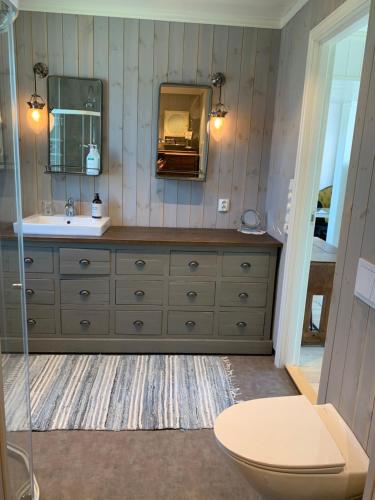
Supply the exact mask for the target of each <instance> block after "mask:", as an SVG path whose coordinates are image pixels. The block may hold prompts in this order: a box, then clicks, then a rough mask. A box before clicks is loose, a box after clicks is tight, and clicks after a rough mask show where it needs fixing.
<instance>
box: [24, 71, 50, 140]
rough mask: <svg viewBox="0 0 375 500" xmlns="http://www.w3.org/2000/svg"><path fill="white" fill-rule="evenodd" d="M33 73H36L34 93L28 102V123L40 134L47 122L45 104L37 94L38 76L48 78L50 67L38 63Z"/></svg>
mask: <svg viewBox="0 0 375 500" xmlns="http://www.w3.org/2000/svg"><path fill="white" fill-rule="evenodd" d="M33 71H34V93H33V94H31V97H30V100H29V101H27V105H28V107H29V109H28V110H27V116H26V121H27V123H28V125H29V127H30V128H31V129H32V130H33V131H34V132H35V133H36V134H39V133H40V132H41V131H42V129H43V127H44V125H45V121H46V120H45V119H44V115H45V113H44V111H43V110H44V106H45V102H44V100H43V99H42V98H41V97H40V95H39V94H37V93H36V75H38V76H39V78H46V76H47V75H48V67H47V65H46V64H44V63H36V64H34V66H33Z"/></svg>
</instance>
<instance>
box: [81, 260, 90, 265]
mask: <svg viewBox="0 0 375 500" xmlns="http://www.w3.org/2000/svg"><path fill="white" fill-rule="evenodd" d="M79 263H80V264H81V266H88V265H89V264H90V261H89V259H81V260H80V261H79Z"/></svg>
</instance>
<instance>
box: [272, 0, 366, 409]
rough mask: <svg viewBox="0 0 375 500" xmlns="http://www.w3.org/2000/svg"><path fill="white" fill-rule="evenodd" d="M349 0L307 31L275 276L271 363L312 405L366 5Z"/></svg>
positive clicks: (324, 330) (339, 218) (344, 181)
mask: <svg viewBox="0 0 375 500" xmlns="http://www.w3.org/2000/svg"><path fill="white" fill-rule="evenodd" d="M350 3H351V6H350V7H351V8H350V9H347V8H346V6H345V7H344V6H342V7H341V8H339V9H337V11H336V12H334V13H333V15H332V16H330V17H329V18H327V19H326V20H324V21H323V22H322V23H321V24H320V25H319V26H317V27H316V28H315V29H314V30H313V31H312V32H311V36H310V44H309V53H308V61H307V69H306V80H305V91H304V101H303V109H302V117H303V118H302V123H301V129H300V138H299V150H298V155H297V165H296V177H295V181H294V188H293V190H294V192H293V196H292V208H291V217H290V224H289V235H288V246H287V252H286V266H285V276H284V281H283V299H282V313H281V316H282V317H281V320H280V337H279V339H280V342H279V345H278V349H277V355H276V362H277V364H279V365H282V364H285V365H286V366H287V368H288V370H289V372H290V374H291V375H292V378H293V379H294V381H295V382H296V384H297V385H298V387H299V389H300V391H301V392H303V393H304V394H306V395H307V396H308V397H309V398H310V400H311V401H312V402H316V400H317V395H318V389H319V380H320V372H321V366H322V360H323V353H324V346H325V340H326V335H327V325H328V317H329V309H330V302H331V294H332V289H333V280H334V272H335V264H336V255H337V249H338V246H339V239H340V229H341V222H342V216H343V207H344V199H345V193H346V184H347V178H348V171H349V164H350V155H351V148H352V141H353V133H354V126H355V120H356V112H357V104H358V95H359V88H360V80H361V73H362V65H363V57H364V52H365V44H366V36H367V25H368V8H369V6H368V3H367V2H363V1H362V2H361V1H359V0H358V1H354V0H353V1H352V2H350ZM355 4H356V5H355Z"/></svg>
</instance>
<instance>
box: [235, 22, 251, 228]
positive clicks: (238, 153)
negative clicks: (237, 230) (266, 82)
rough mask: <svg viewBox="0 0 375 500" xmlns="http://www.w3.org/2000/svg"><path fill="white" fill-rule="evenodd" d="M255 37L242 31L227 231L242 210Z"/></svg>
mask: <svg viewBox="0 0 375 500" xmlns="http://www.w3.org/2000/svg"><path fill="white" fill-rule="evenodd" d="M257 33H258V30H256V29H252V28H246V29H245V30H244V42H243V49H242V58H241V76H240V79H239V81H240V87H239V93H238V113H237V123H236V149H235V156H234V163H233V176H232V186H231V195H230V198H231V201H232V207H231V211H230V214H229V227H238V226H239V223H240V217H241V213H242V211H243V208H246V206H245V207H244V196H245V180H246V166H247V156H248V150H249V141H250V126H251V121H252V102H253V92H254V78H255V59H256V43H257Z"/></svg>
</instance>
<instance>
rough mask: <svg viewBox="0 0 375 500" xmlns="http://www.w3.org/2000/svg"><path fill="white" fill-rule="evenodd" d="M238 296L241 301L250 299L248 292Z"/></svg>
mask: <svg viewBox="0 0 375 500" xmlns="http://www.w3.org/2000/svg"><path fill="white" fill-rule="evenodd" d="M238 296H239V298H240V299H248V298H249V294H248V293H246V292H241V293H239V294H238Z"/></svg>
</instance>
